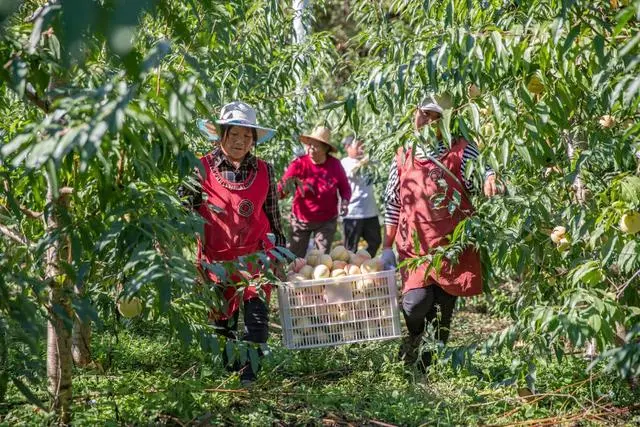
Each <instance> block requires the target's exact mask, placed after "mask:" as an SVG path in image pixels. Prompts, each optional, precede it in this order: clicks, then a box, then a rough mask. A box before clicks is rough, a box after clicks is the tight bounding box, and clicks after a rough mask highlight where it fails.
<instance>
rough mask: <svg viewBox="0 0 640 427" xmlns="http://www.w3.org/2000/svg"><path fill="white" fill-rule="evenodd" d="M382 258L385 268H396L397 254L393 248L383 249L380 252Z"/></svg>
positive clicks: (383, 267)
mask: <svg viewBox="0 0 640 427" xmlns="http://www.w3.org/2000/svg"><path fill="white" fill-rule="evenodd" d="M380 260H381V261H382V269H383V270H395V268H396V254H394V253H393V249H391V248H386V249H383V250H382V253H381V254H380Z"/></svg>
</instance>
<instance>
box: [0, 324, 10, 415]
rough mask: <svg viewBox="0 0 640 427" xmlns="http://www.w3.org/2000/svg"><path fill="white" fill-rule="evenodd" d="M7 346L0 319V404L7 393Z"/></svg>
mask: <svg viewBox="0 0 640 427" xmlns="http://www.w3.org/2000/svg"><path fill="white" fill-rule="evenodd" d="M8 349H9V345H8V343H7V336H6V331H5V327H4V322H3V321H2V318H0V403H2V402H4V396H5V395H6V393H7V383H8V382H9V372H8V365H9V350H8Z"/></svg>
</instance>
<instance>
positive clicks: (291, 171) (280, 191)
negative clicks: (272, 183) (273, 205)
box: [278, 158, 300, 199]
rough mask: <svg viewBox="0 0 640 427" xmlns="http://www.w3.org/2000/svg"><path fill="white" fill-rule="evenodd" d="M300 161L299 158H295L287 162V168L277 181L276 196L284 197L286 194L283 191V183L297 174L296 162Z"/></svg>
mask: <svg viewBox="0 0 640 427" xmlns="http://www.w3.org/2000/svg"><path fill="white" fill-rule="evenodd" d="M299 163H300V159H299V158H298V159H295V160H294V161H293V162H291V163H290V164H289V167H287V170H286V171H285V172H284V175H282V178H281V179H280V181H279V182H278V197H279V198H281V199H284V198H285V197H286V196H287V193H285V192H284V185H285V183H286V182H287V180H288V179H289V178H291V177H294V176H298V164H299Z"/></svg>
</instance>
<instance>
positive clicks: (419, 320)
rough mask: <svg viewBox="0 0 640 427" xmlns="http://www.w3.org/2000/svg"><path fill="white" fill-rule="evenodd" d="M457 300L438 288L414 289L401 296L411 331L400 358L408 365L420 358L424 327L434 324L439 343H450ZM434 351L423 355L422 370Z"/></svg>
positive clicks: (405, 318)
mask: <svg viewBox="0 0 640 427" xmlns="http://www.w3.org/2000/svg"><path fill="white" fill-rule="evenodd" d="M457 299H458V297H456V296H454V295H450V294H448V293H446V292H445V291H444V290H442V288H441V287H439V286H437V285H430V286H427V287H426V288H418V289H412V290H410V291H408V292H406V293H405V294H404V295H403V297H402V314H403V315H404V320H405V322H406V324H407V329H408V330H409V337H408V338H407V339H406V340H405V342H404V343H403V347H402V348H401V349H400V356H401V357H403V358H404V359H405V361H406V362H408V363H414V362H416V361H417V359H418V350H419V347H420V342H421V341H422V335H423V334H424V330H425V327H426V326H427V325H429V324H430V325H432V326H433V328H434V330H435V338H436V340H438V341H440V342H442V343H443V344H446V343H447V340H448V339H449V327H450V326H451V318H452V317H453V309H454V308H455V306H456V300H457ZM432 356H433V354H432V352H431V351H426V352H423V353H422V356H421V362H422V366H421V368H426V366H429V365H430V364H431V358H432Z"/></svg>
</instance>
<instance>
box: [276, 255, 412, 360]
mask: <svg viewBox="0 0 640 427" xmlns="http://www.w3.org/2000/svg"><path fill="white" fill-rule="evenodd" d="M318 267H320V268H319V269H318ZM323 267H324V268H327V267H326V265H325V264H321V263H319V264H318V266H317V267H316V271H318V270H321V271H322V273H323V274H322V275H318V276H320V277H323V276H325V274H326V270H324V268H323ZM278 303H279V305H280V317H281V323H282V330H283V334H282V335H283V342H284V346H285V347H287V348H289V349H304V348H314V347H331V346H336V345H341V344H345V343H352V342H366V341H376V340H385V339H393V338H398V337H400V317H399V308H398V295H397V287H396V275H395V271H380V272H371V273H366V274H357V275H352V276H351V275H350V276H348V275H342V274H341V273H340V274H339V275H338V276H337V277H328V278H326V277H323V278H320V279H314V280H305V281H294V282H288V283H282V284H281V285H280V286H278Z"/></svg>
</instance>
